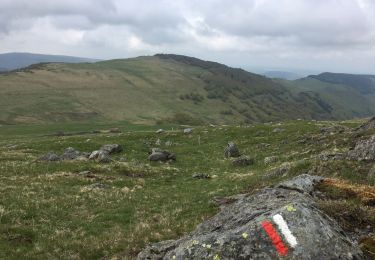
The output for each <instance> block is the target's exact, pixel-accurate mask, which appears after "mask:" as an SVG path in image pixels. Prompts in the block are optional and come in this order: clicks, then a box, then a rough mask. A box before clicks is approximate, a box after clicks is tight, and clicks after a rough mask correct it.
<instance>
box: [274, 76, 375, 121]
mask: <svg viewBox="0 0 375 260" xmlns="http://www.w3.org/2000/svg"><path fill="white" fill-rule="evenodd" d="M328 76H329V77H328ZM347 77H349V78H351V79H352V80H349V81H347V80H346V78H347ZM353 78H355V79H358V78H359V80H357V81H354V80H353ZM334 79H335V80H334ZM363 81H364V82H367V80H366V79H365V78H361V76H360V75H356V76H353V77H352V75H350V74H332V73H323V74H320V75H318V76H309V77H307V78H303V79H299V80H294V81H287V80H277V82H278V83H280V84H282V85H284V86H285V87H287V88H288V89H289V90H290V91H292V92H293V93H295V94H296V95H301V94H305V93H311V94H315V93H317V94H319V97H320V98H321V99H322V100H324V101H325V102H326V103H327V104H329V106H330V107H331V114H332V116H333V117H334V118H337V119H345V118H354V117H364V116H372V115H374V114H375V85H374V88H372V87H370V85H368V84H367V83H366V84H362V83H363ZM371 89H373V91H372V90H371Z"/></svg>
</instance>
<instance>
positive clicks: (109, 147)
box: [99, 144, 122, 154]
mask: <svg viewBox="0 0 375 260" xmlns="http://www.w3.org/2000/svg"><path fill="white" fill-rule="evenodd" d="M99 150H102V151H106V152H107V153H108V154H113V153H120V152H122V146H121V145H119V144H105V145H103V146H102V147H100V149H99Z"/></svg>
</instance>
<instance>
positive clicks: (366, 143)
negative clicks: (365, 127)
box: [347, 135, 375, 161]
mask: <svg viewBox="0 0 375 260" xmlns="http://www.w3.org/2000/svg"><path fill="white" fill-rule="evenodd" d="M347 158H348V159H350V160H356V161H375V135H372V136H371V137H370V138H369V139H366V140H360V141H358V142H357V143H356V145H355V147H354V149H353V150H351V151H349V152H348V155H347Z"/></svg>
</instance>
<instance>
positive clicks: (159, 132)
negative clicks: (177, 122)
mask: <svg viewBox="0 0 375 260" xmlns="http://www.w3.org/2000/svg"><path fill="white" fill-rule="evenodd" d="M156 133H157V134H161V133H164V129H161V128H160V129H158V130H156Z"/></svg>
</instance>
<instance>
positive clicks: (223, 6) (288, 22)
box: [0, 0, 375, 74]
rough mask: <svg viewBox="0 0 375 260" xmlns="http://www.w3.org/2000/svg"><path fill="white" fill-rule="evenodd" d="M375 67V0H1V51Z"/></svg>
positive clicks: (265, 65)
mask: <svg viewBox="0 0 375 260" xmlns="http://www.w3.org/2000/svg"><path fill="white" fill-rule="evenodd" d="M5 52H35V53H44V54H63V55H73V56H81V57H91V58H101V59H110V58H126V57H134V56H139V55H153V54H155V53H176V54H184V55H189V56H195V57H198V58H202V59H207V60H214V61H218V62H222V63H225V64H228V65H232V66H236V67H242V68H245V69H249V70H259V69H269V70H272V69H279V70H281V69H284V70H292V69H293V70H313V71H336V72H340V71H341V72H355V73H373V74H375V1H374V0H232V1H229V0H227V1H224V0H0V53H5Z"/></svg>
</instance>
